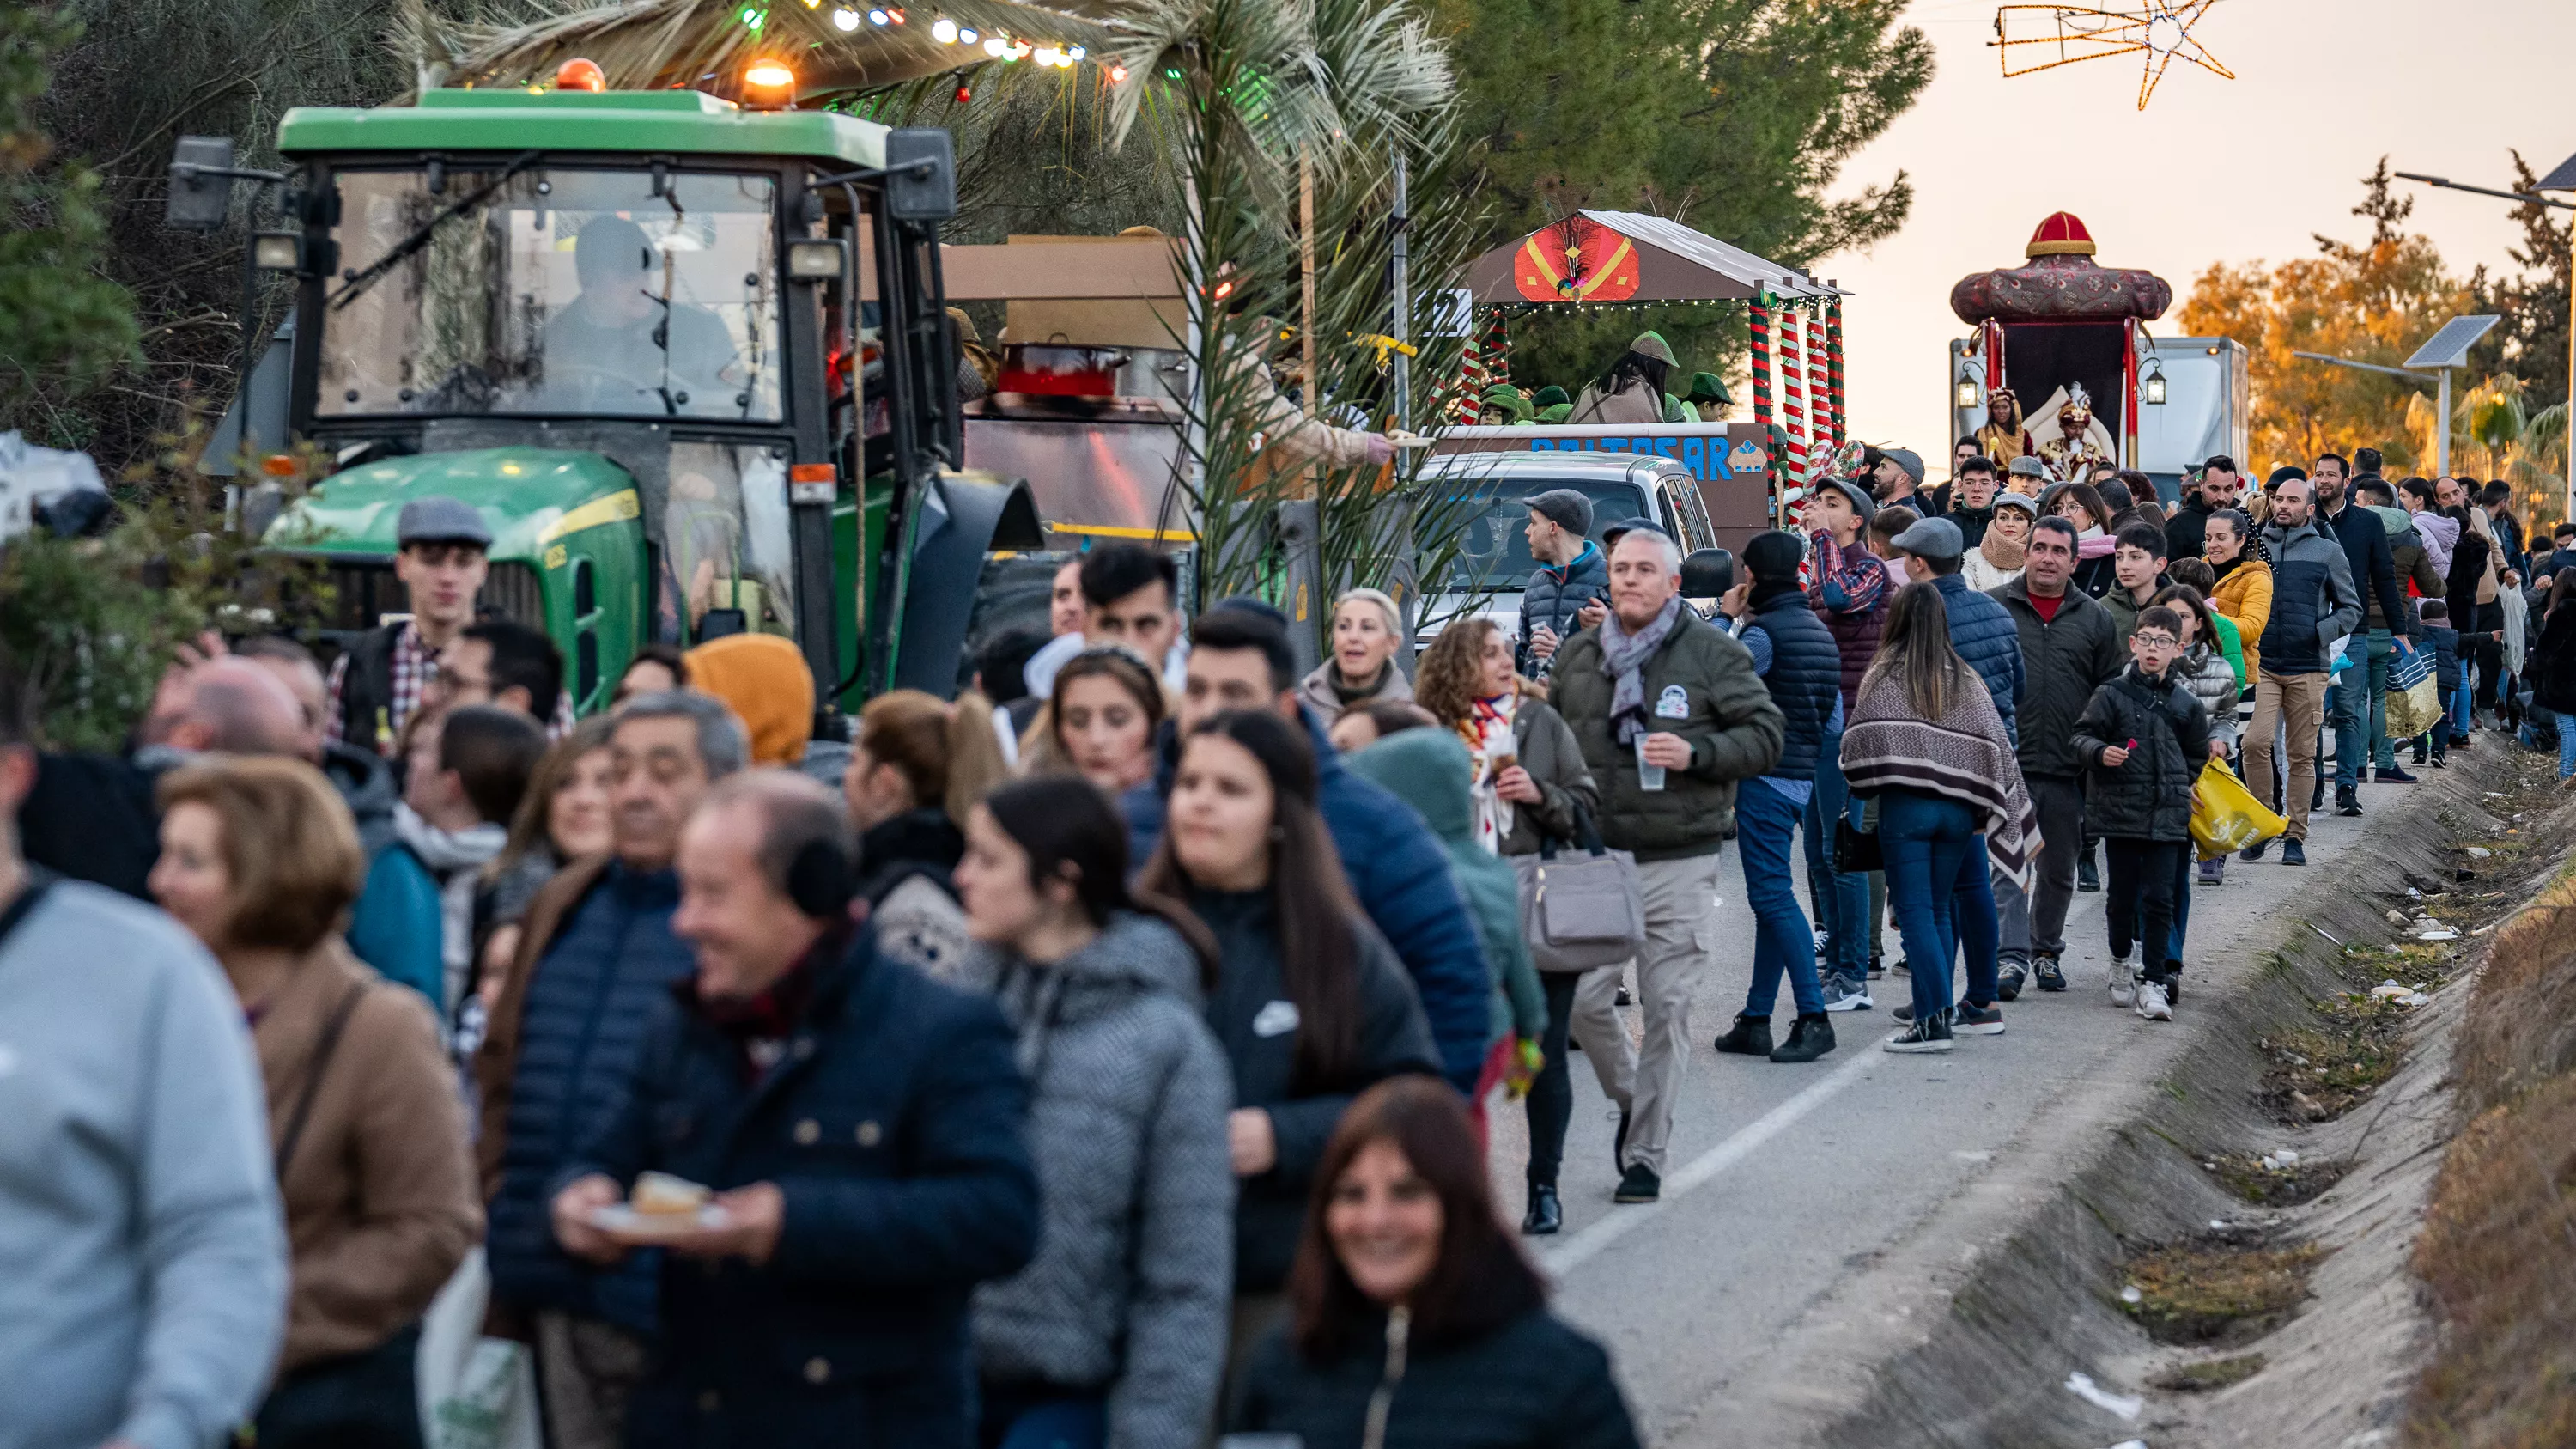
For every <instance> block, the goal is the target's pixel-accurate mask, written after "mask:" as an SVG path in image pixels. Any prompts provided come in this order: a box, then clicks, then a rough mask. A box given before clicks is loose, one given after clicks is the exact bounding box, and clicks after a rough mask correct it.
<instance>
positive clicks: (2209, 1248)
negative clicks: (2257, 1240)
mask: <svg viewBox="0 0 2576 1449" xmlns="http://www.w3.org/2000/svg"><path fill="white" fill-rule="evenodd" d="M2322 1256H2324V1254H2323V1253H2322V1252H2321V1251H2320V1250H2319V1249H2318V1247H2317V1246H2316V1245H2315V1244H2314V1243H2302V1244H2299V1245H2298V1246H2296V1247H2291V1248H2247V1247H2234V1246H2226V1245H2221V1244H2216V1243H2199V1244H2184V1245H2180V1246H2175V1247H2166V1248H2154V1249H2150V1250H2148V1251H2147V1252H2144V1253H2141V1254H2139V1255H2138V1256H2136V1257H2134V1258H2131V1259H2130V1260H2129V1282H2130V1283H2131V1284H2132V1285H2134V1286H2135V1287H2136V1288H2137V1289H2138V1292H2139V1299H2138V1301H2137V1302H2135V1303H2125V1302H2124V1306H2125V1307H2126V1308H2127V1309H2128V1312H2129V1316H2130V1317H2132V1318H2134V1319H2136V1320H2137V1321H2138V1324H2139V1326H2140V1327H2142V1328H2144V1329H2146V1331H2147V1333H2148V1335H2149V1336H2150V1337H2153V1338H2155V1339H2156V1340H2157V1341H2159V1342H2162V1343H2212V1342H2216V1341H2218V1340H2221V1339H2243V1338H2257V1337H2260V1336H2262V1335H2263V1334H2266V1333H2269V1332H2271V1331H2272V1330H2273V1329H2274V1328H2277V1327H2279V1326H2280V1324H2281V1321H2282V1320H2283V1319H2286V1318H2288V1317H2289V1316H2290V1314H2291V1312H2292V1311H2293V1310H2295V1309H2296V1308H2297V1307H2298V1306H2299V1303H2300V1300H2302V1299H2304V1298H2306V1297H2307V1296H2308V1273H2309V1271H2310V1270H2311V1269H2313V1268H2315V1267H2316V1264H2317V1259H2319V1258H2320V1257H2322Z"/></svg>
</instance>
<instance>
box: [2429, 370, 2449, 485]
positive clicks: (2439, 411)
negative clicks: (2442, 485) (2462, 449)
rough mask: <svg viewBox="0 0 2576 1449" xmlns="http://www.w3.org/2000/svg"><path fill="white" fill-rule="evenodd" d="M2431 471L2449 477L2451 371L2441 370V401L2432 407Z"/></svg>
mask: <svg viewBox="0 0 2576 1449" xmlns="http://www.w3.org/2000/svg"><path fill="white" fill-rule="evenodd" d="M2433 410H2434V421H2433V426H2434V427H2435V428H2436V429H2437V431H2436V432H2435V433H2434V434H2433V439H2434V441H2433V470H2434V472H2435V474H2436V475H2438V476H2440V477H2444V478H2447V477H2449V476H2451V370H2450V369H2449V368H2447V367H2446V368H2443V369H2442V400H2441V401H2440V402H2438V403H2435V404H2434V405H2433Z"/></svg>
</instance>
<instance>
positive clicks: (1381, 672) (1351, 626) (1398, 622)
mask: <svg viewBox="0 0 2576 1449" xmlns="http://www.w3.org/2000/svg"><path fill="white" fill-rule="evenodd" d="M1403 648H1404V612H1403V611H1402V610H1401V609H1398V608H1397V607H1396V606H1395V600H1393V599H1391V598H1388V597H1387V596H1386V595H1385V594H1384V593H1382V592H1380V591H1379V590H1376V589H1352V590H1351V591H1349V592H1348V593H1345V594H1343V595H1342V596H1341V597H1340V598H1338V599H1335V600H1334V601H1333V652H1332V654H1331V655H1330V656H1329V657H1327V658H1326V659H1325V660H1324V662H1323V663H1321V664H1318V665H1316V666H1315V667H1314V669H1313V671H1312V672H1310V673H1308V674H1307V676H1306V677H1305V678H1304V679H1302V680H1299V681H1298V683H1297V697H1298V698H1299V699H1302V700H1304V701H1305V702H1306V703H1307V704H1308V705H1310V706H1312V707H1313V709H1314V711H1315V712H1316V713H1317V714H1319V715H1321V716H1323V717H1324V719H1325V720H1327V721H1331V720H1334V719H1338V718H1340V717H1341V713H1342V711H1344V710H1347V709H1356V708H1358V707H1359V706H1361V705H1364V704H1374V703H1376V702H1377V701H1379V700H1386V699H1393V700H1406V699H1411V698H1413V687H1412V685H1410V684H1408V683H1407V682H1406V681H1405V678H1404V671H1403V670H1402V669H1400V668H1397V667H1396V663H1395V656H1396V655H1397V654H1398V653H1399V652H1401V651H1402V650H1403Z"/></svg>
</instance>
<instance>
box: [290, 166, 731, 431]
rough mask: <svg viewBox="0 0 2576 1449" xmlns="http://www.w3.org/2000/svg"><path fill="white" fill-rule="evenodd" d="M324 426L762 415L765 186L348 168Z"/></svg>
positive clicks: (328, 324)
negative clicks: (393, 418)
mask: <svg viewBox="0 0 2576 1449" xmlns="http://www.w3.org/2000/svg"><path fill="white" fill-rule="evenodd" d="M334 179H335V183H336V184H337V186H338V188H339V192H340V224H339V226H338V227H337V228H336V229H335V230H334V233H333V235H334V236H335V237H336V239H337V240H338V242H339V244H340V267H341V270H340V272H339V275H338V278H337V279H335V280H334V281H333V282H332V284H331V288H330V291H329V292H328V293H327V297H328V301H327V302H326V304H325V306H324V309H323V331H322V368H321V395H320V396H319V398H317V399H316V410H317V412H318V413H319V414H320V415H322V416H325V417H362V416H367V415H371V414H388V413H393V414H411V415H416V416H426V415H444V416H454V415H459V414H496V413H530V414H549V415H556V416H563V415H572V416H615V417H633V416H647V417H676V418H707V419H728V420H742V421H751V422H774V421H776V420H777V419H778V416H779V395H780V389H779V348H778V306H779V296H778V266H777V255H778V252H777V222H776V216H775V208H774V205H773V190H774V185H775V183H774V181H773V179H772V178H770V177H767V176H757V175H709V174H707V173H704V172H686V173H683V172H678V171H669V170H665V171H664V172H662V174H660V175H658V176H657V175H656V174H655V173H653V172H650V171H641V170H638V171H609V170H591V169H567V168H549V167H544V166H536V165H530V164H527V163H526V161H525V160H524V158H523V159H522V160H521V161H520V162H516V163H508V162H494V163H492V164H491V165H490V167H489V168H488V169H487V170H480V171H477V170H468V169H464V168H461V167H453V166H428V167H423V168H421V169H416V170H393V171H343V172H340V173H339V174H338V175H337V176H336V177H335V178H334Z"/></svg>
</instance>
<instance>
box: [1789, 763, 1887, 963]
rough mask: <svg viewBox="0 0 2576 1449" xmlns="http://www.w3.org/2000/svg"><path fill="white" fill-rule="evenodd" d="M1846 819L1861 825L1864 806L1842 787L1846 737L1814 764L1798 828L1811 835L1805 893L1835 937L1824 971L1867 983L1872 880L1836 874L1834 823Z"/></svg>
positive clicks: (1857, 875)
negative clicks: (1813, 785)
mask: <svg viewBox="0 0 2576 1449" xmlns="http://www.w3.org/2000/svg"><path fill="white" fill-rule="evenodd" d="M1837 817H1848V818H1849V819H1850V820H1851V822H1852V825H1853V826H1854V828H1858V826H1859V825H1860V801H1859V800H1857V799H1855V798H1854V797H1853V795H1852V793H1851V787H1850V786H1849V785H1847V784H1845V783H1844V782H1843V737H1842V736H1841V735H1838V734H1833V735H1827V736H1825V743H1824V749H1823V752H1822V753H1821V754H1820V755H1819V756H1818V757H1817V760H1816V790H1815V793H1814V794H1812V795H1809V796H1808V797H1807V808H1806V811H1805V812H1804V814H1803V815H1802V817H1801V819H1800V824H1801V825H1802V826H1803V827H1804V828H1805V830H1806V832H1807V893H1808V895H1810V896H1812V897H1813V898H1814V900H1815V903H1816V917H1817V919H1818V920H1819V921H1821V922H1822V923H1823V924H1824V928H1825V929H1826V930H1828V931H1830V932H1832V933H1833V946H1832V950H1833V955H1832V958H1831V959H1830V960H1827V961H1825V962H1823V963H1822V969H1824V970H1829V971H1833V972H1835V973H1837V974H1840V975H1844V976H1848V977H1850V978H1852V979H1853V980H1854V981H1860V980H1865V979H1867V977H1868V974H1869V936H1870V929H1869V928H1870V919H1869V876H1868V874H1867V873H1866V872H1854V873H1853V874H1850V875H1841V874H1837V873H1836V872H1835V870H1834V820H1835V819H1836V818H1837Z"/></svg>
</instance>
